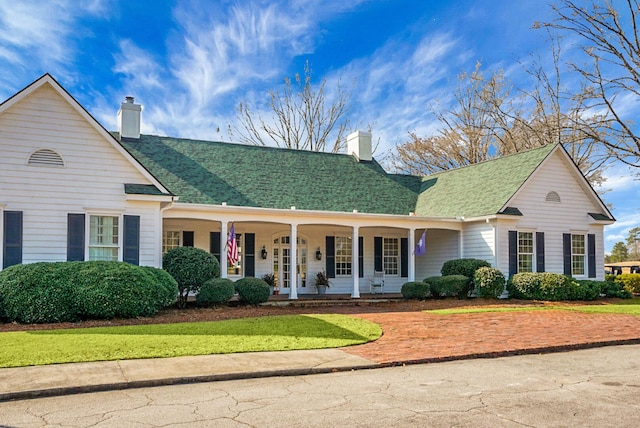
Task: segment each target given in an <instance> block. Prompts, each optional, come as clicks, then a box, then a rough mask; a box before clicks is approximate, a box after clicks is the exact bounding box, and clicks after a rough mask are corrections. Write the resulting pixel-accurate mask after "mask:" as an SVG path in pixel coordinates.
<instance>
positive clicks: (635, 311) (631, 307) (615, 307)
mask: <svg viewBox="0 0 640 428" xmlns="http://www.w3.org/2000/svg"><path fill="white" fill-rule="evenodd" d="M547 310H564V311H579V312H586V313H590V314H628V315H636V316H640V298H635V299H629V300H623V301H619V302H616V303H606V304H593V305H575V306H573V305H570V306H567V305H553V304H552V305H546V306H505V307H488V308H483V307H477V308H452V309H437V310H432V311H424V312H426V313H429V314H439V315H452V314H472V313H480V312H522V311H547Z"/></svg>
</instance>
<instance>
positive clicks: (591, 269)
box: [587, 233, 596, 278]
mask: <svg viewBox="0 0 640 428" xmlns="http://www.w3.org/2000/svg"><path fill="white" fill-rule="evenodd" d="M587 264H588V266H587V270H588V272H587V273H588V277H589V278H595V277H596V235H594V234H591V233H590V234H588V235H587Z"/></svg>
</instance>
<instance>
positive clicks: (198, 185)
mask: <svg viewBox="0 0 640 428" xmlns="http://www.w3.org/2000/svg"><path fill="white" fill-rule="evenodd" d="M121 144H122V145H123V147H124V148H125V149H126V150H127V151H129V152H130V153H131V154H132V155H133V156H134V157H135V158H136V159H137V160H138V161H139V162H140V163H141V164H142V165H143V166H144V167H145V168H146V169H147V170H148V171H149V172H151V174H153V175H154V176H155V177H156V178H157V179H158V180H159V181H160V182H161V183H162V184H163V186H165V187H166V188H167V189H168V190H169V191H170V192H171V193H173V194H174V195H177V196H179V197H180V200H179V201H180V202H181V203H192V204H221V203H222V202H226V203H227V205H235V206H246V207H263V208H278V209H289V208H290V207H291V206H295V207H296V208H297V209H302V210H319V211H342V212H351V211H353V210H358V212H362V213H378V214H400V215H407V214H409V212H411V211H414V209H415V206H416V200H417V193H416V191H415V190H417V188H418V185H419V178H415V177H414V178H407V177H406V176H404V178H399V177H402V176H396V175H391V174H387V173H386V172H385V171H384V169H383V168H382V167H381V166H380V165H379V164H378V163H377V162H376V161H375V160H374V161H371V162H358V161H357V160H356V159H355V158H354V157H353V156H350V155H345V154H331V153H316V152H309V151H302V150H288V149H279V148H271V147H261V146H248V145H241V144H231V143H219V142H210V141H198V140H187V139H177V138H170V137H158V136H152V135H141V136H140V139H139V140H134V139H123V141H121Z"/></svg>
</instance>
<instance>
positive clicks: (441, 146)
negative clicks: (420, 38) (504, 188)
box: [392, 38, 609, 184]
mask: <svg viewBox="0 0 640 428" xmlns="http://www.w3.org/2000/svg"><path fill="white" fill-rule="evenodd" d="M550 40H551V42H552V53H553V57H552V58H553V69H552V72H551V73H548V72H547V71H546V70H545V68H544V67H542V66H541V65H540V61H538V60H534V61H533V62H532V63H531V65H529V66H527V67H526V68H525V70H526V72H527V73H528V74H529V76H530V77H531V78H532V79H531V80H532V85H531V87H532V88H533V89H532V90H525V89H520V88H514V87H513V85H512V84H511V83H510V82H509V81H508V80H507V79H506V78H505V76H504V74H503V73H502V72H501V71H498V72H495V73H493V74H492V75H491V76H490V77H488V78H485V77H484V76H483V74H482V73H481V71H480V64H477V65H476V68H475V70H474V72H473V73H471V74H465V73H463V74H461V75H460V76H459V80H458V87H457V89H456V91H455V93H454V97H455V103H454V105H453V107H452V108H451V109H447V110H444V111H439V112H438V113H436V117H437V119H438V121H439V122H440V124H441V125H442V126H441V127H440V129H439V130H438V133H437V134H436V135H433V136H427V137H421V136H418V135H417V134H415V133H410V134H409V137H410V139H409V141H408V142H407V143H404V144H401V145H399V146H398V147H397V153H396V154H395V155H394V156H393V160H392V164H393V165H394V166H395V168H396V169H397V170H399V171H405V172H408V173H413V174H429V173H433V172H438V171H442V170H447V169H451V168H457V167H460V166H464V165H469V164H474V163H478V162H481V161H484V160H487V159H490V158H492V157H497V156H503V155H507V154H512V153H518V152H521V151H523V150H528V149H531V148H535V147H540V146H543V145H546V144H555V143H563V144H564V146H565V147H566V148H567V150H568V151H569V153H570V154H571V155H572V157H573V159H574V160H575V162H576V163H577V164H578V166H579V167H580V169H581V170H582V172H583V173H584V174H585V176H586V177H587V178H588V179H589V180H590V181H591V182H592V183H594V184H596V183H600V182H601V181H602V175H601V173H602V169H603V166H604V164H605V163H606V162H607V159H608V156H607V154H606V153H603V151H602V150H600V149H599V146H598V144H599V143H602V142H604V141H606V139H607V137H608V135H609V132H608V128H607V123H606V120H605V118H604V117H603V116H602V115H598V114H596V113H595V112H593V111H592V110H591V109H590V108H589V106H588V105H587V104H586V103H585V100H586V99H587V98H588V94H589V91H588V90H587V89H586V88H584V87H583V88H581V91H578V93H569V92H567V91H566V90H565V89H564V88H563V86H562V84H561V81H560V77H561V72H560V62H559V61H560V44H559V42H558V40H557V39H553V38H550Z"/></svg>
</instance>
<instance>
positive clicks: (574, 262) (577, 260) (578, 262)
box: [571, 235, 585, 275]
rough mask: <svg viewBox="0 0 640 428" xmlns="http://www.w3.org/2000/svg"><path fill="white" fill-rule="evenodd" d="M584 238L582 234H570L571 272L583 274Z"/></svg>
mask: <svg viewBox="0 0 640 428" xmlns="http://www.w3.org/2000/svg"><path fill="white" fill-rule="evenodd" d="M584 267H585V239H584V235H571V274H572V275H584Z"/></svg>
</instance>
